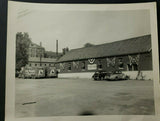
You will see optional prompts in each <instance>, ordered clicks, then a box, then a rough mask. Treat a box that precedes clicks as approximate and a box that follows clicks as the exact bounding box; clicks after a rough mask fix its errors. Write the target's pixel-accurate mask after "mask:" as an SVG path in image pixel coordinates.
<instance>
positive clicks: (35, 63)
mask: <svg viewBox="0 0 160 121" xmlns="http://www.w3.org/2000/svg"><path fill="white" fill-rule="evenodd" d="M50 53H51V52H50ZM53 53H54V52H53ZM28 55H29V58H28V64H27V66H29V67H41V66H42V67H50V66H54V63H55V61H56V59H57V58H56V57H55V56H53V57H48V56H46V51H45V48H44V47H42V44H41V43H40V45H37V44H35V43H33V42H31V44H30V45H29V49H28Z"/></svg>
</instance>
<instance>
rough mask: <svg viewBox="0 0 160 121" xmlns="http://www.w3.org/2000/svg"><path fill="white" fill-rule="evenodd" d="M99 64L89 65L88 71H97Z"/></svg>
mask: <svg viewBox="0 0 160 121" xmlns="http://www.w3.org/2000/svg"><path fill="white" fill-rule="evenodd" d="M96 69H97V64H88V70H96Z"/></svg>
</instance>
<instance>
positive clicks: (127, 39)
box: [70, 34, 151, 51]
mask: <svg viewBox="0 0 160 121" xmlns="http://www.w3.org/2000/svg"><path fill="white" fill-rule="evenodd" d="M146 36H151V34H146V35H142V36H138V37H131V38H128V39H124V40H117V41H114V42H106V43H103V44H98V45H93V46H91V47H81V48H75V49H71V50H70V51H75V50H79V49H84V48H92V47H95V46H96V47H97V46H103V45H106V44H113V43H118V42H122V41H123V42H124V41H128V40H130V39H137V38H141V37H146Z"/></svg>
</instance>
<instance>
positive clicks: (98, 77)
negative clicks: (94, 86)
mask: <svg viewBox="0 0 160 121" xmlns="http://www.w3.org/2000/svg"><path fill="white" fill-rule="evenodd" d="M109 74H110V73H108V72H106V71H96V72H95V73H94V75H93V76H92V78H93V79H94V80H104V79H105V77H106V76H107V75H109Z"/></svg>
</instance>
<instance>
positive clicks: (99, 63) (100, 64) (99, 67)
mask: <svg viewBox="0 0 160 121" xmlns="http://www.w3.org/2000/svg"><path fill="white" fill-rule="evenodd" d="M98 69H102V61H101V60H98Z"/></svg>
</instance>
